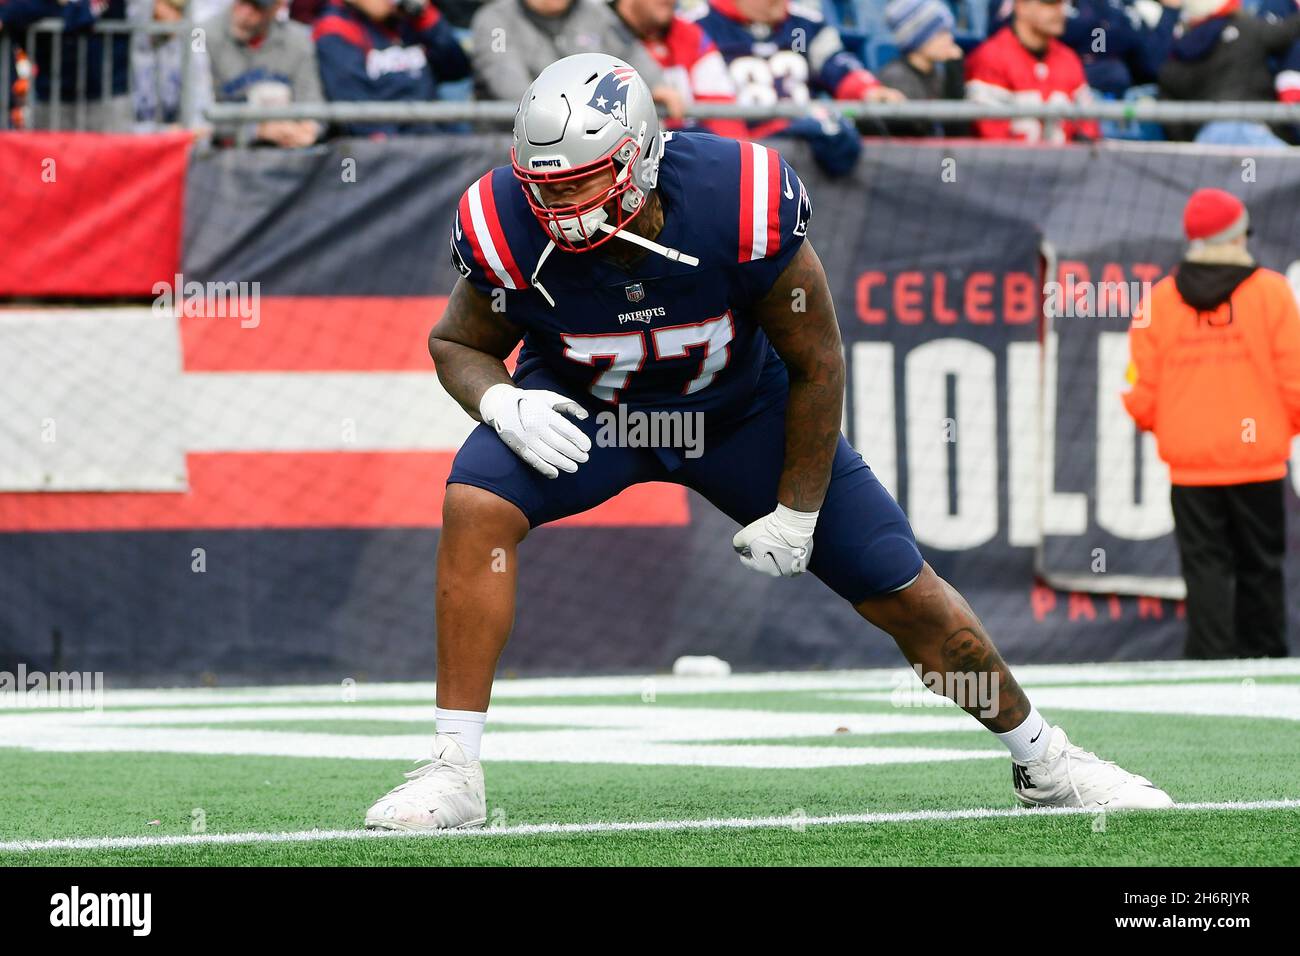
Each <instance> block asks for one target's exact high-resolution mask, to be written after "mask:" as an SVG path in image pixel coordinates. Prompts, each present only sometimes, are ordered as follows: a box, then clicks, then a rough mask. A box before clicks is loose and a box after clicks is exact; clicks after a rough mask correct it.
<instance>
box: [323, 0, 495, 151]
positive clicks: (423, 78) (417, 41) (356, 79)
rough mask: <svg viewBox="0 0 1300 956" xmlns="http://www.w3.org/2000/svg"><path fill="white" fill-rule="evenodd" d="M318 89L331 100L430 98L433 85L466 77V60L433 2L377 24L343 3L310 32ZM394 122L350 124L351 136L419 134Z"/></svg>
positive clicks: (434, 95)
mask: <svg viewBox="0 0 1300 956" xmlns="http://www.w3.org/2000/svg"><path fill="white" fill-rule="evenodd" d="M312 38H313V39H314V40H315V41H316V58H317V60H319V62H320V78H321V87H322V88H323V89H324V91H325V97H326V99H328V100H331V101H356V102H363V103H364V102H370V101H381V102H385V103H395V102H406V101H420V100H432V99H436V98H437V86H438V84H439V83H443V82H446V81H448V80H459V79H461V78H463V77H466V76H468V75H469V72H470V64H469V58H468V57H466V55H465V51H464V49H463V48H462V47H461V45H460V42H459V41H458V40H457V39H456V36H455V33H454V32H453V30H452V28H451V25H450V24H449V23H448V22H447V21H446V20H445V19H444V18H443V16H442V14H440V13H439V12H438V8H437V7H435V6H434V5H433V4H432V3H431V4H429V5H428V6H427V7H425V9H424V12H423V13H422V14H420V16H418V17H407V16H403V15H400V14H394V15H393V16H391V17H389V18H388V19H387V20H385V21H383V22H382V23H376V22H375V21H373V20H371V19H370V18H369V17H367V16H366V15H365V14H363V13H361V12H360V11H358V10H357V9H356V8H355V7H353V6H352V5H350V4H347V3H331V4H330V5H329V6H327V7H326V8H325V10H324V12H323V13H322V14H321V16H320V19H319V20H317V21H316V24H315V26H314V28H313V30H312ZM417 131H421V128H413V127H399V126H398V125H396V124H380V125H374V124H367V125H353V126H352V127H350V128H349V130H348V132H350V133H351V134H353V135H362V136H365V135H373V134H379V133H397V132H417Z"/></svg>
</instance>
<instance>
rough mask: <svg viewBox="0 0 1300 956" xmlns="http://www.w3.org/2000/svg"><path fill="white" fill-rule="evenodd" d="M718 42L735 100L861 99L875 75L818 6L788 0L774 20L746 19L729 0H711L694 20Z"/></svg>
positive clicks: (763, 102) (766, 103) (764, 103)
mask: <svg viewBox="0 0 1300 956" xmlns="http://www.w3.org/2000/svg"><path fill="white" fill-rule="evenodd" d="M696 22H698V23H699V25H700V26H701V27H703V28H704V32H705V33H707V34H708V35H709V36H710V37H711V38H712V39H713V42H714V43H716V44H717V45H718V50H719V51H721V53H722V57H723V59H725V60H726V61H727V66H728V68H729V69H730V71H731V79H732V82H733V83H734V84H735V86H736V98H737V100H738V101H739V102H741V103H746V104H753V105H756V106H769V105H771V104H773V103H775V102H777V101H779V100H793V101H794V102H796V103H802V102H806V101H807V100H809V99H811V98H812V97H814V96H816V95H817V94H826V95H829V96H832V97H834V98H835V99H840V100H857V99H861V98H862V95H863V94H864V93H866V92H867V91H868V90H869V89H871V88H872V87H873V86H877V85H879V81H878V80H877V79H876V78H875V77H874V76H873V75H872V74H871V71H869V70H868V69H867V68H866V67H865V66H863V65H862V61H861V60H859V59H858V58H857V57H856V56H854V55H853V54H852V53H850V52H849V51H848V50H846V49H844V43H843V41H842V40H841V39H840V34H839V31H838V30H836V29H835V28H834V27H832V26H830V25H829V24H827V23H826V21H825V20H823V19H822V15H821V11H820V10H817V9H814V8H811V7H805V6H802V5H800V4H797V3H791V4H789V5H788V7H787V10H786V17H785V19H784V20H782V21H781V22H780V23H778V24H775V25H772V26H769V25H767V24H761V23H752V22H750V21H748V20H746V19H745V18H744V17H743V16H741V14H740V13H739V12H738V11H737V10H736V7H735V5H734V0H712V2H711V3H710V4H709V7H708V12H707V13H705V14H703V15H702V16H701V17H700V18H699V20H697V21H696Z"/></svg>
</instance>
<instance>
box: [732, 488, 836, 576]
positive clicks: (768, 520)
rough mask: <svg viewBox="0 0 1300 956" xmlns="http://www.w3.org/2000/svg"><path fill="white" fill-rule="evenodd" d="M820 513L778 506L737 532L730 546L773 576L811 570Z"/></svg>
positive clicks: (750, 565)
mask: <svg viewBox="0 0 1300 956" xmlns="http://www.w3.org/2000/svg"><path fill="white" fill-rule="evenodd" d="M817 515H818V512H816V511H795V510H794V509H792V508H787V507H786V506H785V505H777V506H776V510H775V511H773V512H772V513H771V514H769V515H764V516H763V517H761V518H759V519H758V520H757V521H753V522H750V523H749V524H747V525H745V527H743V528H741V529H740V530H739V531H737V532H736V536H735V537H734V538H732V539H731V546H732V547H733V548H735V549H736V553H737V554H739V555H740V563H741V564H743V565H745V567H747V568H753V569H754V570H755V571H762V572H763V573H764V574H769V575H771V576H772V577H774V578H792V577H794V576H795V575H796V574H802V573H803V572H804V571H806V570H808V561H809V559H810V558H811V557H812V548H813V540H812V538H813V531H814V530H816V528H817Z"/></svg>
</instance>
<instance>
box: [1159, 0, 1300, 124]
mask: <svg viewBox="0 0 1300 956" xmlns="http://www.w3.org/2000/svg"><path fill="white" fill-rule="evenodd" d="M1297 40H1300V13H1297V14H1295V15H1293V16H1289V17H1287V18H1286V19H1285V20H1278V21H1277V22H1274V23H1270V22H1267V21H1265V20H1261V19H1259V18H1257V17H1254V16H1252V15H1251V14H1249V13H1242V12H1240V11H1238V12H1236V13H1232V14H1229V15H1228V16H1225V17H1211V18H1210V19H1208V20H1203V21H1202V22H1200V23H1198V24H1197V25H1196V26H1194V27H1192V28H1191V29H1190V30H1186V31H1184V32H1182V33H1179V34H1178V35H1176V36H1175V38H1174V43H1173V47H1172V48H1171V50H1170V55H1169V59H1168V60H1166V61H1165V65H1164V66H1162V67H1161V68H1160V79H1159V82H1160V93H1161V95H1162V96H1164V97H1165V98H1167V99H1172V100H1213V101H1216V102H1226V101H1237V100H1245V101H1250V102H1272V101H1273V100H1275V99H1276V98H1277V97H1276V94H1275V92H1274V89H1273V71H1272V70H1271V69H1269V57H1270V56H1277V55H1280V54H1282V53H1285V52H1286V51H1287V49H1288V48H1290V46H1291V44H1293V43H1295V42H1296V41H1297ZM1171 132H1173V133H1174V134H1175V135H1185V134H1186V133H1187V132H1188V131H1171ZM1190 132H1191V135H1195V131H1194V130H1193V131H1190Z"/></svg>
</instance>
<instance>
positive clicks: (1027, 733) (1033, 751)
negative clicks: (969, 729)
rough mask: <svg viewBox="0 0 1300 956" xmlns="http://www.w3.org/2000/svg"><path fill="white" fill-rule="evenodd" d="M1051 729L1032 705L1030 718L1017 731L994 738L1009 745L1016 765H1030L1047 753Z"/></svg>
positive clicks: (995, 735)
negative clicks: (1032, 761)
mask: <svg viewBox="0 0 1300 956" xmlns="http://www.w3.org/2000/svg"><path fill="white" fill-rule="evenodd" d="M1051 729H1052V725H1051V724H1049V723H1048V722H1047V721H1046V720H1044V719H1043V715H1042V714H1040V713H1039V712H1038V708H1037V707H1035V706H1034V705H1033V704H1030V705H1029V716H1028V717H1026V718H1025V720H1024V723H1022V724H1021V725H1020V726H1019V727H1017V728H1016V729H1015V730H1008V731H1007V732H1006V733H1005V734H994V735H993V736H994V737H996V738H998V740H1000V741H1002V742H1003V743H1004V744H1006V745H1007V749H1008V750H1010V751H1011V759H1012V760H1014V761H1015V762H1016V763H1029V762H1030V761H1031V760H1038V759H1040V758H1041V757H1042V756H1043V754H1045V753H1047V745H1048V744H1049V743H1050V742H1051V740H1052V734H1051Z"/></svg>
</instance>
